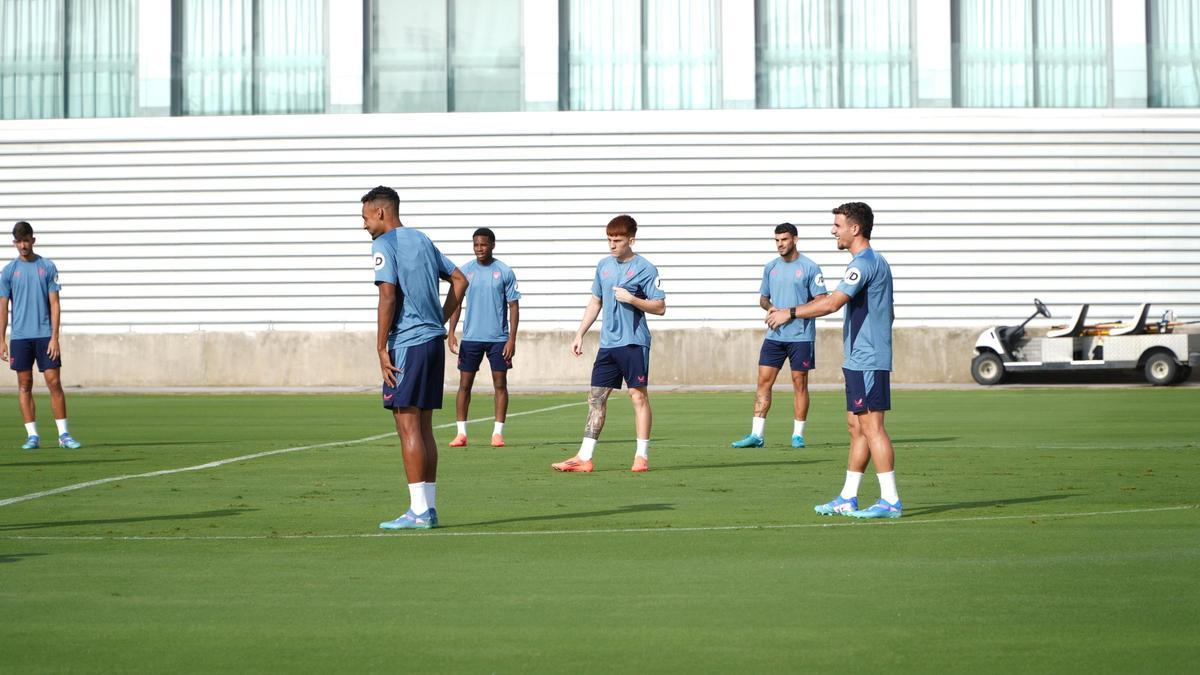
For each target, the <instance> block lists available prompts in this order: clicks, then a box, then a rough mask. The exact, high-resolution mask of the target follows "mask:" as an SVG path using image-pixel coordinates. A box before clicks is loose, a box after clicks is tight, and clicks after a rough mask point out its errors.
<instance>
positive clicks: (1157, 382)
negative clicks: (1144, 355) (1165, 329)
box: [1142, 352, 1179, 387]
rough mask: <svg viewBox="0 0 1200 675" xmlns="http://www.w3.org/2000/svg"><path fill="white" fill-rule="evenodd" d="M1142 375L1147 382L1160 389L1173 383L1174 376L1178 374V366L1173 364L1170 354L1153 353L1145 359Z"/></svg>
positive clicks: (1173, 359) (1172, 357) (1173, 360)
mask: <svg viewBox="0 0 1200 675" xmlns="http://www.w3.org/2000/svg"><path fill="white" fill-rule="evenodd" d="M1142 373H1143V374H1144V375H1145V376H1146V381H1147V382H1149V383H1150V384H1152V385H1154V386H1156V387H1161V386H1163V385H1167V384H1171V383H1172V382H1174V381H1175V376H1176V375H1178V374H1179V365H1178V364H1176V363H1175V357H1174V356H1172V355H1171V354H1166V353H1164V352H1155V353H1153V354H1151V355H1150V358H1148V359H1146V365H1145V366H1144V367H1143V369H1142Z"/></svg>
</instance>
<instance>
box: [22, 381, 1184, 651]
mask: <svg viewBox="0 0 1200 675" xmlns="http://www.w3.org/2000/svg"><path fill="white" fill-rule="evenodd" d="M477 392H478V393H477V395H476V397H475V400H474V402H473V406H472V409H473V412H474V413H475V415H476V416H480V417H482V416H483V415H486V414H488V413H489V412H490V410H491V399H490V398H489V397H488V396H486V395H485V392H486V387H477ZM651 398H652V401H653V405H654V413H655V431H654V441H653V445H652V447H651V471H650V472H649V473H647V474H641V475H637V474H632V473H630V472H629V470H628V469H629V464H630V461H631V459H632V456H633V441H632V438H633V429H632V412H631V410H630V406H629V404H628V400H627V397H626V396H624V394H614V396H613V399H612V400H611V401H610V406H609V418H608V426H607V428H606V429H605V431H604V434H603V437H602V440H601V442H600V444H599V446H598V448H597V453H596V467H597V471H596V472H595V473H593V474H590V475H569V474H556V473H554V472H553V471H551V470H550V468H549V464H550V463H551V462H553V461H558V460H561V459H563V458H565V457H567V456H569V455H571V454H573V453H574V451H575V449H576V447H577V445H578V441H579V437H580V434H581V430H582V426H583V417H584V412H585V409H584V407H583V405H580V403H581V402H582V400H583V396H582V395H538V396H532V395H529V396H514V397H513V400H512V404H511V406H510V413H519V412H531V411H537V412H531V414H528V415H523V416H513V417H511V418H510V420H509V423H508V425H507V429H506V437H507V440H508V443H509V447H507V448H504V449H500V450H496V449H492V448H490V447H488V446H487V444H486V441H487V438H488V436H489V434H490V421H489V422H478V423H474V424H472V425H471V427H470V429H471V432H472V433H471V445H470V446H468V447H467V448H463V449H450V448H447V447H446V446H445V441H447V440H448V439H449V438H451V437H452V436H453V429H452V428H446V429H441V430H439V431H438V438H439V440H440V442H441V457H442V460H441V467H440V471H439V473H440V476H439V488H438V504H439V509H438V510H439V512H440V514H441V520H442V522H443V527H442V528H440V529H438V530H434V531H432V532H412V533H382V532H380V531H379V530H377V529H376V528H377V524H378V523H379V522H380V521H383V520H389V519H391V518H394V517H395V516H397V515H399V514H400V513H402V512H403V511H404V508H405V507H406V505H407V490H406V489H405V487H404V479H403V473H402V470H401V463H400V453H399V446H398V443H397V441H396V439H395V436H394V434H392V433H391V431H392V430H391V419H390V415H388V414H387V413H386V412H385V411H383V410H382V409H381V408H379V407H378V402H377V400H376V397H375V396H370V395H329V396H317V395H291V396H283V395H281V396H266V395H252V396H251V395H245V396H243V395H238V396H133V395H121V396H117V395H72V396H70V401H69V403H70V406H71V411H70V412H71V421H72V431H73V432H74V433H75V435H76V436H77V437H78V438H79V439H80V440H81V441H83V442H84V443H85V447H84V448H83V449H82V450H77V451H67V450H60V449H57V448H47V449H42V450H39V451H34V452H26V451H21V450H19V449H17V448H18V447H19V445H20V442H21V440H22V439H21V438H20V436H21V433H20V432H21V429H20V425H19V419H18V418H17V412H16V411H17V405H16V401H15V400H14V397H12V396H7V397H0V410H8V411H9V413H8V414H9V416H10V418H11V420H10V421H11V423H10V428H11V430H12V434H10V435H11V437H12V440H11V442H10V443H9V444H8V445H9V449H5V450H2V451H0V502H3V501H4V500H6V499H11V498H14V497H21V496H27V495H32V494H36V493H42V492H52V491H54V490H55V489H57V488H62V487H64V486H73V485H78V484H81V483H88V482H93V481H97V482H96V483H95V484H93V485H91V486H90V487H85V488H81V489H75V490H70V491H66V492H59V493H53V494H47V495H45V496H40V497H36V498H30V499H25V500H23V501H16V502H9V503H5V504H4V505H2V506H0V671H3V672H13V673H29V672H39V673H47V672H66V671H70V672H106V673H108V672H122V671H139V672H223V671H227V672H509V673H525V672H580V671H593V672H610V671H615V672H782V671H786V672H845V671H848V670H860V671H868V672H869V671H881V670H885V671H887V672H921V673H928V672H945V671H953V672H1014V671H1025V672H1096V671H1099V672H1184V671H1187V670H1190V669H1191V667H1193V666H1194V663H1195V662H1196V660H1197V659H1198V658H1200V642H1198V641H1197V640H1196V638H1195V629H1196V626H1197V625H1200V575H1197V573H1196V569H1197V567H1198V564H1200V509H1198V508H1197V507H1198V505H1200V497H1198V496H1197V491H1196V479H1197V476H1200V415H1198V414H1197V411H1200V389H1197V388H1170V389H1150V388H1143V387H1137V388H1129V389H1095V390H1082V389H1036V390H1016V389H995V390H991V389H989V390H984V389H980V390H967V391H913V390H897V391H895V392H893V403H894V410H893V412H892V413H890V414H889V416H888V427H889V430H890V431H891V434H892V438H893V441H894V443H895V446H896V451H897V476H898V483H899V487H900V492H901V496H902V498H903V500H904V504H905V512H904V513H905V515H904V517H903V518H902V519H900V520H899V521H886V522H856V521H851V520H849V519H842V518H836V519H835V518H822V517H819V516H817V515H815V514H814V513H813V512H812V507H813V505H814V504H816V503H818V502H822V501H825V500H827V499H828V498H830V497H831V496H832V495H833V494H834V493H835V492H836V491H837V490H838V489H839V488H840V486H841V482H842V477H843V475H844V471H845V452H846V450H845V448H846V433H845V429H844V414H845V413H844V406H843V398H842V395H841V394H840V393H837V392H815V393H814V395H813V406H812V412H811V414H810V422H809V426H808V431H807V434H806V436H807V437H808V439H809V447H808V448H806V449H803V450H792V449H791V448H790V447H788V439H789V437H790V427H791V425H790V420H789V412H790V407H791V406H790V404H791V397H790V394H777V396H776V400H775V410H774V411H773V412H772V414H771V417H770V419H769V421H768V427H767V447H765V448H762V449H753V450H733V449H730V448H729V447H728V444H729V442H730V441H731V440H733V439H735V438H739V437H741V436H742V435H743V434H745V433H746V431H747V429H748V426H749V418H750V412H751V407H752V398H753V395H752V394H748V393H743V394H730V393H679V394H663V393H653V392H652V394H651ZM447 402H448V403H450V404H451V408H450V409H447V410H443V411H441V412H440V413H439V414H438V415H437V416H436V417H435V423H438V424H446V423H449V422H451V421H452V419H453V410H452V396H448V397H447ZM566 404H576V405H568V406H567V407H559V408H556V409H553V410H545V409H547V408H552V407H554V406H563V405H566ZM39 405H40V408H39V409H40V410H41V411H42V412H43V413H46V412H48V410H49V406H48V402H47V401H45V400H40V401H39ZM40 425H41V427H42V432H43V437H45V438H48V439H52V434H51V433H50V432H51V431H52V430H53V426H52V422H51V421H50V420H49V419H45V420H43V421H42V422H41V424H40ZM380 435H383V437H382V438H380V439H378V440H362V439H367V438H370V437H372V436H380ZM339 441H344V442H347V443H345V444H342V445H326V444H329V443H333V442H339ZM314 445H317V446H322V447H309V448H308V449H302V450H295V451H290V452H283V453H279V454H274V455H267V456H260V457H256V458H251V459H242V460H239V461H235V462H231V463H227V464H223V465H219V466H212V467H210V468H205V469H201V470H195V471H186V472H175V473H164V474H159V475H155V476H143V477H134V476H139V475H140V474H145V473H150V472H158V471H165V470H175V469H180V468H185V467H195V466H199V465H204V464H206V463H209V462H213V461H214V460H223V459H229V458H234V457H241V456H249V455H255V454H257V453H262V452H265V451H271V450H287V449H291V448H301V447H306V446H314ZM122 476H125V478H119V479H117V480H108V481H107V482H99V481H104V480H105V479H113V478H118V477H122ZM877 495H878V487H877V483H876V482H875V478H874V474H873V473H870V472H869V473H868V475H867V477H866V478H865V479H864V481H863V489H862V491H861V494H860V501H862V502H865V503H870V502H871V501H873V500H874V498H875V497H876V496H877Z"/></svg>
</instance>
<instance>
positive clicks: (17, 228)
mask: <svg viewBox="0 0 1200 675" xmlns="http://www.w3.org/2000/svg"><path fill="white" fill-rule="evenodd" d="M32 236H33V226H32V225H30V224H29V223H27V222H25V221H24V220H18V221H17V224H16V225H13V241H20V240H22V239H24V238H26V237H32Z"/></svg>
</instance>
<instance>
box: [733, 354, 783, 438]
mask: <svg viewBox="0 0 1200 675" xmlns="http://www.w3.org/2000/svg"><path fill="white" fill-rule="evenodd" d="M778 377H779V369H778V368H772V367H771V366H759V367H758V383H757V385H756V387H755V390H754V417H753V418H752V419H751V420H750V433H749V434H747V435H746V436H744V437H743V438H740V439H738V440H736V441H734V442H733V443H730V444H729V445H730V447H733V448H761V447H762V446H763V438H764V436H765V435H766V426H767V413H768V412H770V411H771V388H772V387H774V386H775V380H776V379H777V378H778Z"/></svg>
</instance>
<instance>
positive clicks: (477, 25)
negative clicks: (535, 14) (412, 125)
mask: <svg viewBox="0 0 1200 675" xmlns="http://www.w3.org/2000/svg"><path fill="white" fill-rule="evenodd" d="M451 2H452V3H453V4H452V7H453V13H454V33H453V35H452V36H451V42H452V43H453V49H452V54H451V57H450V63H451V82H453V91H452V96H451V97H450V101H449V108H450V109H451V110H455V111H511V110H520V109H521V107H522V105H521V104H522V101H523V100H524V97H523V93H522V89H521V2H520V0H451Z"/></svg>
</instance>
